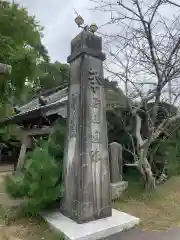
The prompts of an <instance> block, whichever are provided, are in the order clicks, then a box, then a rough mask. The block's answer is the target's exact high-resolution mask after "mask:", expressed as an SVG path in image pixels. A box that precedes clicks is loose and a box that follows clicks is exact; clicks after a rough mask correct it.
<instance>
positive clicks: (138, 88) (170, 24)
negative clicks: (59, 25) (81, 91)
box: [93, 0, 180, 187]
mask: <svg viewBox="0 0 180 240" xmlns="http://www.w3.org/2000/svg"><path fill="white" fill-rule="evenodd" d="M93 2H94V3H95V8H94V10H96V11H101V12H103V13H105V14H107V16H109V19H108V21H107V23H105V24H104V25H103V26H107V25H108V26H111V28H110V27H109V28H108V29H111V32H110V34H109V33H106V31H105V30H104V31H103V33H102V32H101V34H102V35H103V37H104V38H105V39H106V44H105V48H106V50H107V52H108V61H107V63H106V66H105V67H106V70H107V71H108V72H109V73H110V74H112V76H114V78H116V80H117V79H118V80H119V82H120V83H121V84H122V83H123V84H124V89H125V93H126V95H127V96H128V97H129V98H133V99H134V100H135V99H137V101H138V102H139V104H138V105H136V107H133V106H132V105H131V106H130V105H129V109H130V111H131V113H132V114H133V116H134V117H135V119H136V131H135V132H136V133H135V135H136V139H137V145H138V146H137V149H138V167H139V169H140V171H141V173H142V174H143V176H144V178H145V181H146V183H147V185H148V186H149V187H155V179H154V176H153V173H152V170H151V166H150V164H149V162H148V159H147V154H148V149H149V147H150V144H151V143H152V141H153V140H154V139H155V138H157V137H158V136H159V134H160V133H161V132H162V131H163V129H164V128H165V127H167V126H168V125H169V124H170V123H171V122H172V121H174V120H176V119H177V118H179V117H180V115H179V113H177V114H176V115H174V116H169V117H168V118H167V119H165V120H164V121H163V122H162V123H161V124H160V125H159V126H157V125H156V120H157V115H158V109H159V104H160V101H162V99H163V98H167V99H168V101H170V103H172V102H174V101H177V100H178V98H179V96H180V89H178V90H177V86H179V84H178V82H179V83H180V81H179V78H180V5H179V4H178V3H177V2H178V0H176V2H175V0H174V1H169V0H119V1H118V2H117V1H116V0H93ZM167 16H169V17H167ZM177 91H178V92H177ZM150 101H153V102H154V104H153V108H152V111H151V115H150V113H149V112H148V111H146V110H147V108H146V107H147V103H148V102H150ZM142 106H144V109H145V114H146V115H147V118H148V133H149V134H148V137H147V138H146V139H143V137H142V136H141V120H142V119H141V118H140V117H139V115H138V114H137V112H138V110H139V109H140V108H141V107H142Z"/></svg>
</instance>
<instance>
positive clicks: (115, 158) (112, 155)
mask: <svg viewBox="0 0 180 240" xmlns="http://www.w3.org/2000/svg"><path fill="white" fill-rule="evenodd" d="M109 161H110V179H111V183H116V182H119V181H121V180H122V179H123V177H122V175H123V170H122V168H123V160H122V146H121V144H119V143H117V142H112V143H110V144H109Z"/></svg>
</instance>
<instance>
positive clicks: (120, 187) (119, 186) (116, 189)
mask: <svg viewBox="0 0 180 240" xmlns="http://www.w3.org/2000/svg"><path fill="white" fill-rule="evenodd" d="M127 187H128V182H124V181H120V182H116V183H111V199H112V200H116V199H118V198H119V197H120V196H121V195H122V193H123V192H124V190H126V189H127Z"/></svg>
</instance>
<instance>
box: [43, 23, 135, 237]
mask: <svg viewBox="0 0 180 240" xmlns="http://www.w3.org/2000/svg"><path fill="white" fill-rule="evenodd" d="M76 20H77V19H76ZM78 20H80V22H82V21H81V20H82V18H81V19H80V18H79V19H78ZM77 22H78V21H77ZM78 25H81V24H78ZM94 29H96V26H95V25H91V27H90V28H89V27H87V26H85V27H84V28H83V31H82V32H81V33H80V34H78V35H77V36H76V37H75V38H74V39H73V40H72V42H71V55H70V56H69V57H68V62H69V63H70V74H71V79H70V86H69V95H68V120H67V137H66V143H65V151H64V188H65V189H64V190H65V193H64V201H63V204H61V207H60V211H61V213H60V212H58V211H56V212H54V213H51V214H48V215H46V216H45V219H46V220H47V221H48V222H49V223H50V224H51V225H52V226H53V227H54V228H56V229H58V230H60V231H61V232H63V233H64V235H65V236H66V238H67V239H74V240H75V239H79V240H80V239H81V240H83V239H89V240H90V239H99V238H102V237H106V236H109V235H111V234H113V233H117V232H120V231H122V230H123V229H124V228H126V229H127V228H129V227H132V226H134V225H135V224H137V223H138V222H139V219H138V218H135V217H132V216H130V215H128V214H125V213H122V212H119V211H117V210H114V209H112V208H111V188H110V173H109V152H108V139H107V124H106V103H105V94H104V88H103V61H104V60H105V55H104V54H103V53H102V39H101V37H99V36H96V35H94V34H93V32H94ZM89 30H90V31H89ZM122 226H123V227H122Z"/></svg>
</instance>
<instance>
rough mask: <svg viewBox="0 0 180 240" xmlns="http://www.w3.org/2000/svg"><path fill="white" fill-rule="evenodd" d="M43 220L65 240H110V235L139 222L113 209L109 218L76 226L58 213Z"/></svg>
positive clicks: (46, 216) (137, 219)
mask: <svg viewBox="0 0 180 240" xmlns="http://www.w3.org/2000/svg"><path fill="white" fill-rule="evenodd" d="M44 218H45V219H46V220H47V222H48V223H49V224H50V226H51V227H52V228H53V229H54V230H56V231H57V232H60V233H62V232H63V234H64V236H65V239H69V240H71V239H72V240H96V239H102V238H105V237H107V239H111V235H113V234H115V233H120V232H122V231H123V230H128V229H130V228H132V227H134V226H135V225H137V224H139V221H140V220H139V218H136V217H133V216H131V215H129V214H126V213H124V212H120V211H117V210H115V209H113V210H112V216H111V217H108V218H103V219H99V220H95V221H92V222H88V223H84V224H77V223H76V222H75V221H73V220H71V219H69V218H67V217H65V216H63V215H62V214H61V213H59V212H54V213H51V214H49V215H45V216H44ZM132 239H133V238H132ZM139 240H140V239H139Z"/></svg>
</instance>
